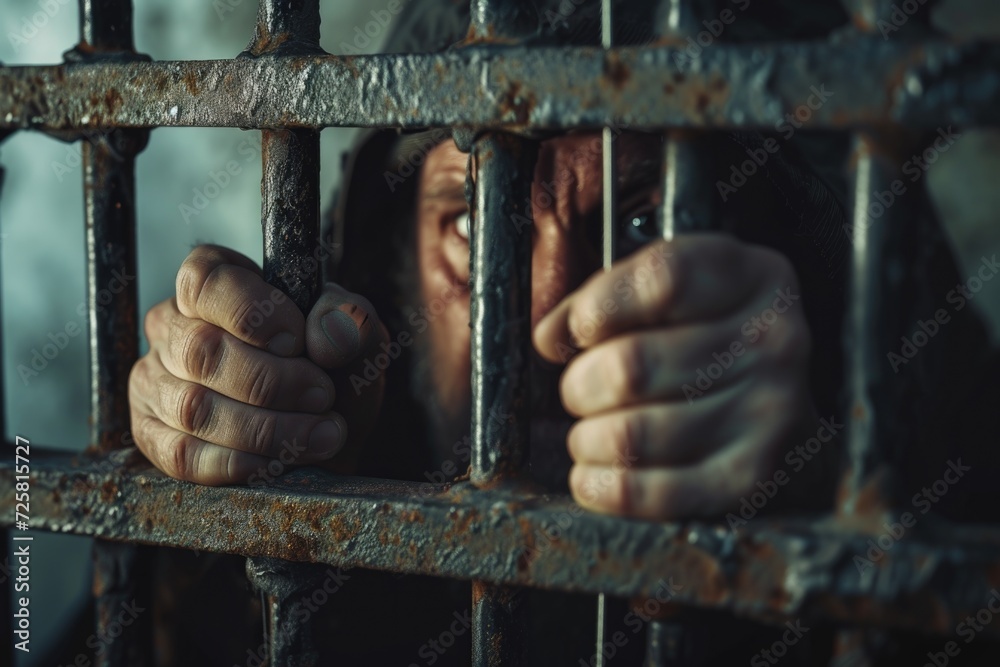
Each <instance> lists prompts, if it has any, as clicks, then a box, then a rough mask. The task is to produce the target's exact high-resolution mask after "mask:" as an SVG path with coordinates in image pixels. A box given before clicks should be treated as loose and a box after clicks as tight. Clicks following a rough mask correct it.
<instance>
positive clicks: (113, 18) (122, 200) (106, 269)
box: [70, 0, 151, 666]
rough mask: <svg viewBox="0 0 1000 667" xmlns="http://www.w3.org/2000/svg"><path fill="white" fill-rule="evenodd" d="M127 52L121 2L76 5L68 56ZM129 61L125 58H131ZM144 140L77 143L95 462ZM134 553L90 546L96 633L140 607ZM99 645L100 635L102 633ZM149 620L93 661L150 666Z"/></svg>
mask: <svg viewBox="0 0 1000 667" xmlns="http://www.w3.org/2000/svg"><path fill="white" fill-rule="evenodd" d="M120 52H127V53H129V54H132V53H133V41H132V3H131V2H130V1H129V0H80V44H79V46H77V47H76V49H75V50H74V52H73V53H72V54H70V55H71V56H73V57H76V58H100V57H102V55H103V54H106V53H120ZM133 55H134V54H133ZM147 137H148V134H147V133H145V132H138V131H117V132H114V133H110V134H102V135H98V136H95V137H93V138H91V139H89V140H87V141H85V142H84V145H83V153H82V163H83V191H84V219H85V224H86V243H87V304H88V307H89V316H88V344H89V351H90V383H91V419H90V428H91V438H90V440H91V443H92V445H93V446H95V447H96V448H97V450H98V451H100V452H102V453H107V452H109V451H111V450H113V449H116V448H118V447H121V446H122V445H123V444H124V443H125V442H126V441H127V431H128V427H129V411H128V402H127V401H126V400H125V397H124V393H123V392H124V388H125V387H126V386H128V375H129V371H130V370H131V368H132V365H133V364H134V363H135V361H136V359H137V358H138V356H139V326H138V319H139V315H138V313H139V309H138V297H137V289H136V272H137V264H136V248H135V156H136V155H137V154H138V152H139V151H141V150H142V149H143V148H144V147H145V143H146V139H147ZM141 555H142V552H141V548H140V547H139V546H138V545H134V544H116V543H110V542H102V541H100V540H97V541H95V542H94V597H95V604H96V607H97V609H96V611H97V624H98V632H99V633H103V631H104V630H105V629H106V628H108V627H109V626H110V625H111V623H112V622H113V621H114V619H115V618H117V617H118V615H119V614H120V613H121V612H122V610H123V608H128V606H129V605H137V606H138V607H139V608H145V607H148V603H146V602H145V600H146V599H147V592H148V590H149V585H148V584H149V582H148V577H146V576H140V574H139V570H140V569H141V568H143V567H144V566H145V563H144V559H143V558H142V557H141ZM101 636H109V635H108V633H103V634H101ZM150 648H151V634H150V619H149V618H148V617H143V616H140V617H138V618H137V619H136V621H135V622H134V623H132V624H131V625H129V626H128V627H124V628H123V629H122V633H121V635H120V636H117V637H116V638H115V639H114V640H113V641H112V642H111V643H110V644H109V645H108V646H107V650H106V651H103V652H102V653H101V654H99V655H97V656H95V663H96V664H97V665H103V666H113V665H145V664H149V659H150V658H149V651H150Z"/></svg>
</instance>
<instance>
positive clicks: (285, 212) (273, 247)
mask: <svg viewBox="0 0 1000 667" xmlns="http://www.w3.org/2000/svg"><path fill="white" fill-rule="evenodd" d="M261 159H262V161H263V179H262V182H261V225H262V227H263V235H264V279H265V280H266V281H267V282H269V283H270V284H272V285H274V286H275V287H277V288H279V289H281V290H282V291H283V292H285V293H286V294H288V295H289V296H290V297H291V298H292V300H293V301H294V302H295V305H297V306H298V307H299V309H300V310H301V311H302V312H303V314H306V315H308V314H309V310H310V309H311V308H312V305H313V304H314V303H315V302H316V299H317V298H318V297H319V291H320V286H321V285H322V277H323V276H322V267H321V266H319V264H318V262H317V261H316V248H317V247H318V244H319V132H316V131H313V130H263V131H262V133H261Z"/></svg>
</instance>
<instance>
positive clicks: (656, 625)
mask: <svg viewBox="0 0 1000 667" xmlns="http://www.w3.org/2000/svg"><path fill="white" fill-rule="evenodd" d="M698 18H699V17H698V15H697V13H696V12H695V3H694V2H693V0H666V1H665V2H661V3H660V11H659V16H658V24H659V26H660V34H661V37H662V38H663V39H664V40H666V41H667V42H668V43H674V42H676V44H678V45H686V42H685V41H684V38H685V37H686V36H687V35H694V34H696V33H697V32H698V30H699V29H700V28H701V26H700V25H699V24H698ZM698 62H699V61H698V60H697V59H695V60H694V61H693V62H692V63H691V64H690V67H692V68H695V69H696V68H698V66H699V65H698ZM661 170H662V171H661V180H660V182H661V190H662V202H661V206H660V211H659V216H658V217H659V224H660V234H661V236H662V237H663V238H664V239H665V240H667V241H671V240H673V239H674V238H675V237H676V236H677V235H678V234H683V233H690V232H695V231H709V230H713V229H718V226H719V225H718V223H719V215H718V198H717V196H716V193H715V191H714V189H713V187H712V179H713V175H714V174H715V159H714V151H713V150H712V146H711V140H710V138H709V137H708V136H707V135H705V134H703V133H700V132H696V131H690V130H680V129H677V130H670V131H668V132H667V133H666V135H665V137H664V142H663V161H662V166H661ZM673 618H676V619H677V620H662V619H655V618H654V619H652V620H650V622H649V625H648V627H647V630H646V657H645V662H644V664H645V666H646V667H676V666H679V665H688V664H691V665H696V664H699V663H700V660H701V656H702V654H703V653H704V647H703V646H702V643H701V642H702V641H704V640H703V637H704V634H703V633H702V634H699V633H694V632H689V631H687V630H686V629H685V624H684V616H683V614H681V613H680V612H679V611H678V613H677V614H675V615H673Z"/></svg>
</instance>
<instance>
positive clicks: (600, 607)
mask: <svg viewBox="0 0 1000 667" xmlns="http://www.w3.org/2000/svg"><path fill="white" fill-rule="evenodd" d="M614 37H615V18H614V3H613V2H612V0H601V48H603V49H604V50H605V51H608V50H610V49H611V48H612V47H613V46H614ZM617 166H618V151H617V148H616V147H615V134H614V130H613V128H611V127H605V128H603V130H602V131H601V190H602V191H601V204H602V210H601V217H602V221H601V222H602V231H601V245H602V253H601V255H602V264H603V267H604V270H605V272H607V271H610V270H611V266H612V265H613V264H614V261H615V259H616V258H617V257H618V224H617V223H618V188H617V185H618V169H617ZM606 610H607V600H605V598H604V593H599V594H598V595H597V631H596V632H595V633H594V634H595V636H594V649H595V650H594V655H595V656H597V664H596V667H604V631H605V627H606V620H605V611H606Z"/></svg>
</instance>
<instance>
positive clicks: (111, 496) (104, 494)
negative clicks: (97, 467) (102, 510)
mask: <svg viewBox="0 0 1000 667" xmlns="http://www.w3.org/2000/svg"><path fill="white" fill-rule="evenodd" d="M117 497H118V485H117V484H115V483H114V482H112V481H111V480H110V479H109V480H107V481H106V482H104V484H101V500H103V501H104V502H106V503H113V502H115V500H116V499H117Z"/></svg>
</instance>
